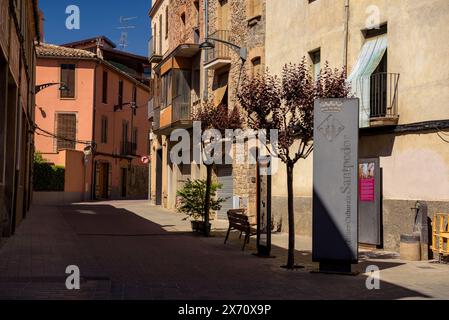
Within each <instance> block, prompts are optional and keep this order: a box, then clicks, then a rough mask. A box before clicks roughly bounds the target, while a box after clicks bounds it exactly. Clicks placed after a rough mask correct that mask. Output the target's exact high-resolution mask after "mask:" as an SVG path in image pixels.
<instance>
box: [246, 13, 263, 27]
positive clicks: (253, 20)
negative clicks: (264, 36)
mask: <svg viewBox="0 0 449 320" xmlns="http://www.w3.org/2000/svg"><path fill="white" fill-rule="evenodd" d="M261 19H262V15H261V14H257V15H254V16H252V17H251V18H249V19H248V20H247V21H248V26H249V27H252V26H255V25H256V24H257V23H258V22H259V21H260V20H261Z"/></svg>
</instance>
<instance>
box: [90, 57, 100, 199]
mask: <svg viewBox="0 0 449 320" xmlns="http://www.w3.org/2000/svg"><path fill="white" fill-rule="evenodd" d="M99 64H100V62H99V61H98V60H97V62H96V64H95V69H94V86H93V87H94V88H93V89H94V92H93V96H94V101H93V115H92V170H91V200H95V184H96V181H95V177H96V174H95V173H96V164H95V151H96V149H97V148H96V142H95V133H96V132H95V127H96V125H95V121H96V113H97V110H96V109H97V69H98V65H99Z"/></svg>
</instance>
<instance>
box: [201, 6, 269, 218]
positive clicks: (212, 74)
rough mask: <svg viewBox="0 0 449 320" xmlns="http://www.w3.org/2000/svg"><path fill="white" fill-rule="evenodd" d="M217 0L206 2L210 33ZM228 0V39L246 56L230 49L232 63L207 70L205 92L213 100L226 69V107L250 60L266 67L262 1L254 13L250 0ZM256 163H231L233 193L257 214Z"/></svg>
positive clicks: (231, 103) (215, 22)
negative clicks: (242, 57)
mask: <svg viewBox="0 0 449 320" xmlns="http://www.w3.org/2000/svg"><path fill="white" fill-rule="evenodd" d="M219 1H220V0H210V1H209V33H210V34H213V33H214V32H215V31H217V30H218V28H219V27H218V24H219V22H218V19H219V18H218V9H219V5H220V4H219ZM228 1H229V19H230V21H229V22H228V23H229V26H230V27H229V30H228V31H229V39H228V41H229V42H231V43H234V44H236V45H238V46H240V47H245V48H247V50H248V58H247V60H246V61H245V62H242V60H241V59H240V57H239V55H238V54H237V53H234V52H233V51H231V64H230V65H229V66H226V67H223V69H222V70H216V71H212V70H211V71H209V72H208V95H209V100H210V101H214V88H216V86H217V82H218V77H217V75H218V74H220V73H222V72H226V71H228V72H229V82H228V96H229V99H228V102H229V107H230V108H233V107H234V106H236V105H237V93H238V90H239V88H240V85H241V82H242V80H243V79H244V78H245V77H249V76H250V74H251V73H250V72H251V64H252V59H253V58H255V57H260V58H261V64H262V68H265V67H264V66H265V55H264V42H265V1H264V0H261V1H260V3H261V6H260V8H261V11H260V12H257V15H254V14H253V12H249V11H250V10H249V8H248V6H247V3H248V2H249V1H241V0H228ZM244 156H245V158H246V159H247V158H248V150H247V147H245V155H244ZM256 174H257V172H256V166H255V165H251V164H236V163H234V165H233V176H234V195H236V196H240V197H243V198H247V199H248V213H249V215H256V213H257V212H256V210H257V204H256V201H257V183H256Z"/></svg>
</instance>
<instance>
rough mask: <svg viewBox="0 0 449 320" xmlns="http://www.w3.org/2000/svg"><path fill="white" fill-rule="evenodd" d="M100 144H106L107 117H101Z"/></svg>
mask: <svg viewBox="0 0 449 320" xmlns="http://www.w3.org/2000/svg"><path fill="white" fill-rule="evenodd" d="M101 143H108V117H106V116H102V117H101Z"/></svg>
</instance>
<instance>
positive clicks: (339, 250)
mask: <svg viewBox="0 0 449 320" xmlns="http://www.w3.org/2000/svg"><path fill="white" fill-rule="evenodd" d="M358 141H359V100H358V99H322V100H317V101H315V124H314V154H313V260H314V261H316V262H320V269H325V268H326V266H327V267H330V269H338V268H339V266H340V267H342V269H341V270H335V271H343V272H346V271H350V266H351V263H357V260H358V198H359V192H358V179H359V176H358V169H359V166H358ZM368 184H369V182H367V183H366V189H365V191H366V195H365V194H364V199H367V200H368V199H371V194H370V191H369V185H368Z"/></svg>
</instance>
